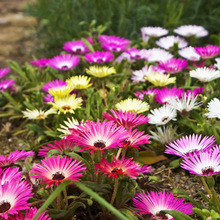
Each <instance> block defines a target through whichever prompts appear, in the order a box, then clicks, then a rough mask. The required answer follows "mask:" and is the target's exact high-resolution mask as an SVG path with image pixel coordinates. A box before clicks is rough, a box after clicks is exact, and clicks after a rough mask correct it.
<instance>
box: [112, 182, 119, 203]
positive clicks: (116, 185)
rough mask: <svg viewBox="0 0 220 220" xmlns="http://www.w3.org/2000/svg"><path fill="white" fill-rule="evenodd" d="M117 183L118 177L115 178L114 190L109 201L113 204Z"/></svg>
mask: <svg viewBox="0 0 220 220" xmlns="http://www.w3.org/2000/svg"><path fill="white" fill-rule="evenodd" d="M118 183H119V178H115V185H114V190H113V194H112V199H111V202H110V204H111V205H113V203H114V201H115V198H116V194H117V192H118Z"/></svg>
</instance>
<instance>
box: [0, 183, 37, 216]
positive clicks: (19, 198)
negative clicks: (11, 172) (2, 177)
mask: <svg viewBox="0 0 220 220" xmlns="http://www.w3.org/2000/svg"><path fill="white" fill-rule="evenodd" d="M31 190H32V189H31V187H30V186H29V185H28V184H27V183H26V182H24V181H22V182H19V181H10V182H5V183H4V184H3V185H1V184H0V217H2V218H4V219H8V217H9V216H8V215H14V214H17V213H18V211H20V210H25V209H29V205H30V203H27V201H28V200H29V199H30V198H31V197H32V195H33V193H32V192H31Z"/></svg>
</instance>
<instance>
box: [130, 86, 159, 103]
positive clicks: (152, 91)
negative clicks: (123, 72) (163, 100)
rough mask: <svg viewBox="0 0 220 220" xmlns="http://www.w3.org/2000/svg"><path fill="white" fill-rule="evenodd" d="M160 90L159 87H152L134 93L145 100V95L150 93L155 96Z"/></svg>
mask: <svg viewBox="0 0 220 220" xmlns="http://www.w3.org/2000/svg"><path fill="white" fill-rule="evenodd" d="M158 91H159V89H157V88H156V89H154V88H150V89H148V90H146V91H145V90H141V91H140V92H139V91H137V92H135V93H134V95H135V96H136V97H137V98H138V99H140V100H143V99H144V96H145V95H150V96H152V97H154V96H155V95H156V94H157V92H158Z"/></svg>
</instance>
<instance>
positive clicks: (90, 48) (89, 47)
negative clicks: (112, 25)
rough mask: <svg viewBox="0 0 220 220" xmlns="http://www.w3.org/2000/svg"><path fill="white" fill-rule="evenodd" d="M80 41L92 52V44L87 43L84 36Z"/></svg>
mask: <svg viewBox="0 0 220 220" xmlns="http://www.w3.org/2000/svg"><path fill="white" fill-rule="evenodd" d="M82 41H83V43H84V44H85V45H86V46H87V47H88V49H89V50H90V51H91V52H94V51H95V50H94V48H93V46H92V45H91V44H90V43H89V41H87V40H86V39H85V38H82Z"/></svg>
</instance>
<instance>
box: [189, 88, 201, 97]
mask: <svg viewBox="0 0 220 220" xmlns="http://www.w3.org/2000/svg"><path fill="white" fill-rule="evenodd" d="M203 91H204V87H199V88H196V89H193V90H187V92H186V95H187V96H188V95H189V94H191V95H193V96H197V95H199V94H202V93H203Z"/></svg>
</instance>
